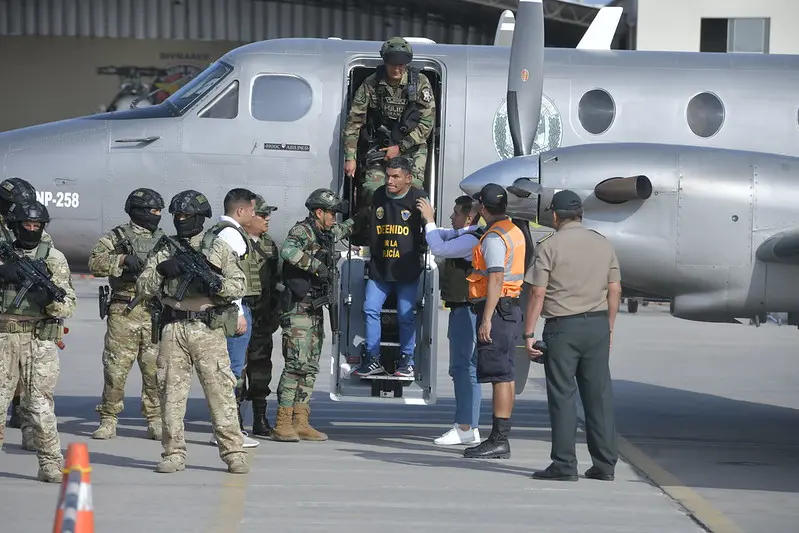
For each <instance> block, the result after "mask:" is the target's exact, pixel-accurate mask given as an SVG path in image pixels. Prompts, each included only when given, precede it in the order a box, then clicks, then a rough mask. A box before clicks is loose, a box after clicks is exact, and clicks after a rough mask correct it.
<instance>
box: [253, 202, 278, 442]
mask: <svg viewBox="0 0 799 533" xmlns="http://www.w3.org/2000/svg"><path fill="white" fill-rule="evenodd" d="M272 211H277V207H275V206H271V205H267V203H266V201H265V200H264V198H263V197H262V196H261V195H260V194H258V195H256V198H255V216H254V217H253V218H252V220H251V222H250V225H249V226H245V229H247V233H249V234H250V236H251V237H252V240H253V248H254V249H255V251H256V255H257V257H258V260H259V264H260V279H261V295H260V297H259V298H258V300H257V302H256V304H255V305H254V306H253V308H252V336H251V337H250V344H249V345H248V347H247V365H246V367H245V372H246V375H247V382H248V383H247V399H248V400H250V401H251V402H252V411H253V423H252V434H253V435H254V436H256V437H262V438H268V437H269V436H270V434H271V431H272V428H271V427H270V426H269V420H267V418H266V398H267V397H268V396H269V395H270V394H271V393H272V391H271V390H270V389H269V384H270V382H271V381H272V335H273V334H274V333H275V331H277V328H278V326H279V325H280V322H279V318H278V309H277V296H278V294H279V293H278V292H277V290H276V288H275V286H276V285H277V283H278V281H279V280H280V272H279V271H278V263H279V260H280V256H279V254H280V250H279V249H278V247H277V244H275V241H273V240H272V238H271V237H270V236H269V234H268V233H267V231H269V217H270V215H271V213H272Z"/></svg>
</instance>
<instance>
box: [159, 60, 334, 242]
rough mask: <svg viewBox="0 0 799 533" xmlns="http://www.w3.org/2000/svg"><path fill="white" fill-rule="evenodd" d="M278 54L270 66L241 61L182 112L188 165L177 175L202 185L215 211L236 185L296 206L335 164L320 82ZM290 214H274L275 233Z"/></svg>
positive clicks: (288, 208) (287, 207)
mask: <svg viewBox="0 0 799 533" xmlns="http://www.w3.org/2000/svg"><path fill="white" fill-rule="evenodd" d="M294 59H295V60H296V58H294ZM279 61H284V59H278V58H276V59H275V60H274V61H273V58H271V57H270V60H269V66H270V71H268V72H267V71H263V70H261V69H259V68H257V65H255V66H253V67H248V68H241V67H239V68H237V69H236V70H235V71H234V72H233V75H232V76H230V77H229V78H227V79H225V80H223V82H222V83H220V86H219V87H218V89H217V91H216V92H215V93H214V94H213V95H210V96H209V97H207V98H206V99H204V100H203V101H201V102H200V104H199V105H197V106H196V108H195V109H194V110H193V111H192V112H191V113H190V114H189V116H187V117H186V119H185V120H184V126H183V139H182V142H181V154H182V157H183V159H184V161H183V162H184V167H186V168H187V170H188V173H187V174H185V173H184V175H182V176H175V177H174V178H175V179H178V180H183V181H184V182H185V184H186V186H189V185H190V186H191V187H192V188H196V189H197V190H200V191H202V192H204V193H205V194H206V195H207V196H208V197H209V200H210V201H211V205H212V206H213V207H214V209H215V210H216V211H215V213H220V209H221V204H222V200H223V198H224V196H225V194H226V193H227V191H228V190H230V189H232V188H234V187H246V188H249V189H251V190H252V191H253V192H256V193H258V194H261V195H263V196H264V198H266V199H267V201H268V202H269V203H270V204H272V205H275V206H277V207H278V208H279V212H282V213H287V212H293V211H296V209H297V206H301V205H302V204H303V202H304V201H305V198H306V197H307V195H308V189H309V187H312V186H313V185H314V183H313V181H312V180H313V179H314V177H315V176H316V175H317V173H320V172H324V171H325V170H326V172H327V173H328V174H329V172H330V162H329V157H328V150H329V148H330V140H329V137H330V131H329V130H328V131H327V132H326V133H327V134H328V135H327V137H328V140H327V141H326V142H322V141H321V139H322V130H323V128H320V124H319V117H320V115H321V110H322V83H321V81H320V80H319V78H318V76H317V74H315V73H314V71H313V70H311V69H309V68H305V67H304V66H303V64H302V61H301V60H300V61H295V62H294V63H292V64H291V65H289V64H286V65H285V70H283V69H281V68H280V67H281V65H280V64H279V63H278V62H279ZM320 160H321V161H320ZM321 175H324V174H321ZM293 222H294V220H289V219H288V218H287V217H273V219H272V221H271V226H270V233H275V234H285V233H286V232H287V231H288V229H289V226H288V225H289V224H292V223H293Z"/></svg>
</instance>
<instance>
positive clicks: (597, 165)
mask: <svg viewBox="0 0 799 533" xmlns="http://www.w3.org/2000/svg"><path fill="white" fill-rule="evenodd" d="M612 9H614V8H605V9H603V11H601V12H600V15H599V16H598V17H597V19H596V20H595V21H594V23H593V24H592V27H591V28H590V29H589V31H588V32H587V33H586V37H585V38H584V39H583V42H582V43H581V46H580V47H578V48H577V49H546V50H544V46H543V38H544V34H543V31H544V30H543V27H544V26H543V12H542V6H541V3H540V0H522V1H521V2H520V3H519V9H518V10H517V16H516V19H515V27H516V29H518V30H519V31H513V33H512V37H510V40H512V46H511V47H508V46H503V44H505V43H506V42H507V41H508V40H509V36H510V35H511V34H510V33H509V30H508V28H509V27H510V26H511V22H510V21H511V20H512V17H511V16H510V15H509V14H508V13H505V14H503V17H502V18H501V20H500V24H499V25H498V28H497V37H496V43H497V46H472V45H444V44H435V43H430V42H425V41H424V40H418V39H416V40H413V41H412V42H413V45H414V61H413V65H414V66H415V67H416V68H419V69H421V70H422V72H424V73H425V74H426V75H427V76H428V78H429V79H430V80H431V82H432V84H433V87H434V92H435V98H436V101H437V117H436V119H437V120H436V128H435V130H434V133H433V134H432V135H431V138H430V140H429V143H430V148H431V149H430V151H429V154H430V155H429V161H428V164H427V173H426V177H425V188H426V189H427V191H428V193H429V195H430V198H431V200H432V202H433V204H434V205H435V206H437V207H438V210H437V213H441V212H442V211H443V212H447V211H448V210H449V209H450V203H451V202H452V200H453V199H454V198H455V197H456V196H458V195H459V194H461V193H460V190H459V186H460V187H461V188H462V189H463V190H465V191H467V192H473V191H474V189H475V188H476V187H478V186H479V185H481V184H482V183H484V182H487V181H493V182H498V183H501V184H503V185H506V186H508V187H509V188H510V190H511V191H515V192H516V193H517V194H518V195H519V196H518V197H512V198H513V200H514V201H513V202H512V204H511V208H512V214H513V216H514V217H515V219H516V220H517V223H518V224H519V225H520V227H522V228H523V229H524V231H525V232H526V236H527V238H528V242H529V243H530V244H531V246H530V247H528V248H529V250H530V251H532V242H533V238H532V233H531V231H530V229H529V225H528V224H527V223H526V222H524V221H527V220H537V221H538V222H539V223H542V224H544V225H546V224H547V222H548V221H547V217H546V212H544V211H542V210H541V208H542V207H544V206H546V204H547V201H548V200H549V198H550V197H551V195H552V194H553V193H554V191H555V190H557V189H558V188H563V187H568V188H573V189H575V190H576V191H577V192H578V193H580V194H581V195H582V196H583V197H584V199H585V209H586V213H585V223H586V225H588V226H589V227H595V228H597V229H598V230H599V231H601V232H603V233H604V234H606V235H607V236H608V238H610V239H611V240H612V242H613V244H614V245H615V246H616V249H617V251H618V254H619V258H620V261H621V266H622V271H623V276H624V280H625V284H626V288H627V289H635V290H637V291H640V292H641V294H650V295H656V296H664V297H669V298H671V299H672V302H673V304H672V305H673V312H674V314H675V315H676V316H681V317H684V318H692V319H700V320H706V319H711V320H718V319H725V317H730V316H750V315H753V314H755V313H756V312H757V311H759V310H761V309H762V310H765V309H768V310H770V311H781V310H790V311H793V310H794V309H795V304H794V303H793V302H796V301H797V296H799V295H797V294H795V293H796V292H797V291H799V289H794V288H793V287H794V284H789V283H787V281H788V280H789V279H793V278H792V277H793V276H795V273H796V268H797V267H796V264H795V263H796V261H795V259H792V258H795V257H796V256H795V255H792V252H791V250H792V248H791V245H792V243H794V242H796V240H797V239H798V238H799V232H797V231H796V230H795V228H796V223H797V220H796V216H795V214H794V213H795V208H794V207H793V205H794V203H795V198H794V197H795V196H796V195H797V186H796V185H795V183H796V177H797V176H796V173H797V170H796V169H797V168H798V167H797V162H796V160H795V159H794V158H793V157H791V154H792V153H793V152H795V150H796V148H795V146H796V145H797V142H799V139H797V137H799V131H798V130H797V124H796V119H797V115H796V99H795V95H796V94H797V87H799V68H797V67H798V66H799V58H795V57H788V56H774V55H765V56H750V55H734V54H700V53H696V54H691V53H662V52H637V51H615V50H610V42H611V39H612V37H613V33H614V31H615V28H616V24H617V23H618V15H619V13H618V11H616V12H614V11H610V10H612ZM615 9H619V8H615ZM606 10H608V11H606ZM603 13H604V14H603ZM381 44H382V43H379V42H363V41H347V40H339V39H277V40H269V41H263V42H256V43H251V44H248V45H244V46H241V47H239V48H236V49H235V50H232V51H230V52H228V53H227V54H225V55H224V56H222V57H221V58H220V59H219V60H218V61H216V62H214V63H213V64H212V65H211V66H209V67H208V68H207V69H205V70H204V71H203V72H201V73H200V74H199V75H197V76H196V77H195V78H194V79H192V80H191V81H190V82H189V83H187V84H186V85H184V86H183V87H182V88H180V89H179V90H178V91H176V92H175V93H174V94H172V95H171V96H170V97H169V98H168V99H167V100H166V101H165V102H163V103H161V104H159V105H153V106H149V107H143V108H133V109H128V110H120V111H116V112H113V113H105V114H98V115H91V116H86V117H80V118H73V119H69V120H63V121H59V122H54V123H49V124H43V125H38V126H32V127H28V128H23V129H19V130H14V131H9V132H5V133H2V134H0V169H1V170H2V175H0V177H2V178H7V177H11V176H20V177H23V178H25V179H27V180H29V181H30V182H31V183H32V184H33V185H34V186H35V187H36V189H37V191H38V194H39V197H40V199H41V201H42V202H43V203H45V205H46V206H47V207H48V209H49V210H50V213H51V216H52V218H53V222H52V224H51V225H50V226H49V227H48V232H49V233H50V234H51V235H52V237H53V239H54V240H55V242H56V243H57V244H58V246H59V248H60V249H62V250H63V251H64V253H65V254H66V256H67V258H68V260H69V261H70V263H71V264H72V265H73V268H74V269H75V270H76V271H79V270H81V269H86V263H87V258H88V254H89V250H90V248H91V247H92V246H93V245H94V243H95V242H96V240H97V238H98V236H99V235H100V233H102V232H104V231H108V230H109V229H110V228H112V227H113V226H114V225H116V224H118V223H121V222H124V221H125V218H126V216H125V213H124V212H123V210H122V207H123V205H124V202H125V198H126V196H127V195H128V193H129V192H130V191H131V190H132V189H134V188H135V187H151V188H153V189H156V190H158V191H159V192H160V193H161V194H162V195H163V196H164V197H165V198H166V199H167V201H168V199H169V198H171V196H172V195H174V194H175V193H177V192H178V191H180V190H183V189H187V188H193V189H197V190H199V191H201V192H203V193H204V194H206V195H207V196H208V198H209V200H210V202H211V204H212V205H213V206H214V208H215V213H214V214H215V216H216V215H218V214H220V213H219V211H218V210H219V209H221V205H222V199H223V197H224V195H225V193H226V192H227V191H228V190H229V189H230V188H233V187H237V186H241V187H247V188H250V189H252V190H254V191H256V192H258V193H260V194H262V195H263V196H264V197H265V198H267V199H268V201H269V203H271V204H273V205H276V206H278V207H279V211H278V212H277V214H276V216H274V217H273V218H274V220H272V222H271V231H270V234H272V235H273V236H274V237H275V238H276V240H277V242H278V243H280V242H282V238H283V236H284V235H285V234H286V233H287V231H288V228H289V227H290V226H291V225H292V224H293V223H294V222H295V221H296V220H299V219H301V218H303V217H304V216H305V214H306V213H305V209H304V207H303V203H304V201H305V199H306V197H307V196H308V194H309V193H310V192H311V191H312V190H314V189H316V188H319V187H329V188H332V189H334V190H337V191H340V192H341V194H343V195H344V196H345V197H350V194H351V190H352V188H351V187H350V184H349V180H348V179H345V178H344V177H343V164H344V162H343V147H342V136H341V131H342V128H343V126H344V121H345V118H346V114H347V111H348V106H349V103H350V100H351V98H352V96H353V94H354V92H355V90H356V88H357V87H358V86H359V84H360V83H361V82H362V81H363V79H364V78H366V76H368V75H369V74H370V73H372V72H373V71H374V70H375V68H376V67H377V66H378V65H379V64H380V63H381V60H380V57H379V50H380V47H381ZM508 89H510V90H508ZM508 104H510V105H508ZM498 160H499V161H498ZM467 175H470V176H469V177H468V178H467V179H465V180H464V176H467ZM462 180H463V181H462ZM536 187H537V189H536ZM351 205H352V204H351ZM353 208H357V205H353ZM277 215H279V216H277ZM438 218H439V222H441V219H442V216H441V215H440V214H439V215H438ZM164 227H165V229H166V230H168V231H171V229H172V224H171V220H169V218H168V217H166V218H165V219H164ZM528 255H529V254H528ZM363 262H364V258H362V257H360V256H359V255H355V254H352V255H351V254H350V253H348V254H347V256H346V257H345V258H344V259H343V260H342V263H341V265H340V272H341V276H340V286H339V289H340V294H341V296H342V303H343V305H341V306H340V317H339V324H340V329H341V331H340V332H335V334H334V335H333V345H334V351H333V354H334V357H333V366H332V368H331V379H332V383H331V396H332V397H333V398H334V399H337V400H357V401H395V402H404V403H425V404H426V403H434V402H435V400H436V394H435V376H436V357H435V351H434V349H433V346H434V335H435V333H434V332H436V331H437V317H438V313H437V311H438V308H439V304H440V301H439V297H438V279H437V269H436V263H435V261H434V258H432V257H429V256H428V257H427V258H426V264H427V265H428V269H427V270H426V272H425V274H424V278H423V282H422V283H420V293H419V298H418V302H419V306H418V311H417V317H418V320H417V328H418V329H417V339H418V341H417V354H416V363H417V364H416V369H417V374H416V376H415V377H414V378H410V379H408V380H407V381H405V378H397V377H394V376H385V377H383V378H381V379H369V378H358V377H354V376H352V375H351V373H350V372H349V369H350V366H351V365H353V364H354V363H355V361H357V359H358V357H359V355H360V351H361V349H362V345H363V337H364V331H363V330H364V328H363V318H362V305H361V304H362V302H363V285H364V283H363V277H362V276H361V277H360V278H359V276H358V273H359V272H361V273H362V272H363ZM359 268H360V270H359ZM391 314H392V309H390V304H388V303H387V306H386V309H385V312H384V319H385V320H386V322H387V323H390V322H391ZM389 330H390V328H389V327H386V328H384V332H385V333H384V340H386V351H388V350H389V346H390V345H391V344H392V343H391V342H389V341H388V340H387V339H386V336H387V335H388V336H389V337H390V334H389V333H388V332H389ZM521 359H522V360H525V361H526V357H524V356H522V358H521ZM528 364H529V363H528ZM519 375H520V379H519V383H518V384H517V392H518V393H520V392H521V391H522V390H523V389H524V381H525V380H526V372H523V371H519Z"/></svg>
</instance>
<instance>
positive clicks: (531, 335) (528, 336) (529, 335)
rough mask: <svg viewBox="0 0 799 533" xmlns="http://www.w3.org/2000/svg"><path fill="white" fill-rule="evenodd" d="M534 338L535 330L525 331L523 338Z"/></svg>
mask: <svg viewBox="0 0 799 533" xmlns="http://www.w3.org/2000/svg"><path fill="white" fill-rule="evenodd" d="M534 338H535V332H533V333H525V334H524V335H522V339H524V340H527V339H534Z"/></svg>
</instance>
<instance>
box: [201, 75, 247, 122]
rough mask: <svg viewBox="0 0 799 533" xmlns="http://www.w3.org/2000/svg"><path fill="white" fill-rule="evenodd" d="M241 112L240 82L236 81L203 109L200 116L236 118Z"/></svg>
mask: <svg viewBox="0 0 799 533" xmlns="http://www.w3.org/2000/svg"><path fill="white" fill-rule="evenodd" d="M238 114H239V82H238V80H236V81H234V82H233V83H231V84H230V85H228V86H227V87H226V88H225V90H224V91H222V93H221V94H220V95H219V96H217V97H216V98H215V99H214V100H213V101H212V102H211V103H210V104H208V105H207V106H206V107H205V109H203V110H201V111H200V113H199V115H200V118H227V119H231V118H236V117H237V116H238Z"/></svg>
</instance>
